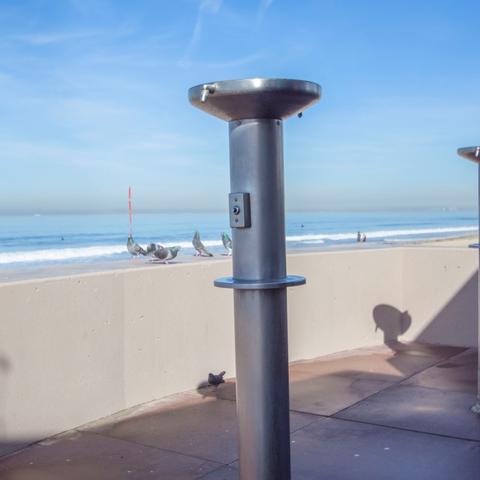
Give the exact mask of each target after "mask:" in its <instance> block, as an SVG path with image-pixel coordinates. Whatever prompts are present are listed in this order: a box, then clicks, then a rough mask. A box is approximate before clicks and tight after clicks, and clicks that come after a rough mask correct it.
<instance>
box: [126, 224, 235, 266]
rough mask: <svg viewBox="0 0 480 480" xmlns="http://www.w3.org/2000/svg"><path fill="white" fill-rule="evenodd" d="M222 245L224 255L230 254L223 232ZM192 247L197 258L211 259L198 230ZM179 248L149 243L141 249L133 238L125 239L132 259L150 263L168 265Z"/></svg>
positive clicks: (226, 235)
mask: <svg viewBox="0 0 480 480" xmlns="http://www.w3.org/2000/svg"><path fill="white" fill-rule="evenodd" d="M222 243H223V246H224V248H225V251H226V253H225V255H231V254H232V239H231V238H230V237H229V235H228V234H227V233H225V232H222ZM192 245H193V248H194V249H195V256H199V257H213V253H211V252H209V251H208V250H207V249H206V247H205V245H204V244H203V243H202V240H201V239H200V232H198V230H197V231H196V232H195V233H194V235H193V239H192ZM180 249H181V247H179V246H173V247H164V246H163V245H160V244H159V243H150V244H149V245H148V246H147V248H146V249H145V248H143V247H142V246H141V245H139V244H138V243H136V242H135V240H134V239H133V236H132V235H131V234H130V235H129V236H128V239H127V250H128V252H129V253H130V255H132V257H139V256H143V257H150V258H151V259H152V261H158V262H161V263H168V262H169V261H170V260H173V259H174V258H175V257H176V256H177V255H178V252H179V251H180Z"/></svg>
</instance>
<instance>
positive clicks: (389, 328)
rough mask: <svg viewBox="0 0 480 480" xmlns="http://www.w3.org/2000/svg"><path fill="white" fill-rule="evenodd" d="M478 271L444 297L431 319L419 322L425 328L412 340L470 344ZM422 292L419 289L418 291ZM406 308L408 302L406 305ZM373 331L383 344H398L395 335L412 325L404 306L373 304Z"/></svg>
mask: <svg viewBox="0 0 480 480" xmlns="http://www.w3.org/2000/svg"><path fill="white" fill-rule="evenodd" d="M477 282H478V272H476V273H475V274H473V275H472V276H471V277H470V278H469V279H468V280H467V281H466V282H465V284H464V285H463V286H462V287H461V288H460V289H459V290H458V291H457V292H456V293H455V295H454V296H453V297H452V298H451V299H450V300H448V302H447V303H446V304H445V305H444V306H443V307H442V308H441V309H440V310H439V311H438V313H437V314H435V315H434V316H433V318H432V319H431V320H430V321H428V322H425V321H424V319H422V323H426V327H425V328H424V329H423V330H422V331H420V332H419V333H418V334H417V335H415V338H414V340H415V341H418V342H423V343H432V344H443V345H454V346H472V345H476V343H477V335H478V320H477V319H478V289H477V285H478V283H477ZM418 294H419V295H422V292H421V290H419V292H418ZM407 307H408V305H407ZM372 315H373V321H374V323H375V331H377V330H378V329H380V330H382V331H383V343H384V344H385V345H388V346H389V347H391V348H392V349H393V350H395V346H398V345H401V342H400V340H399V337H401V336H402V335H403V334H405V333H406V332H407V331H408V330H409V328H410V327H411V326H412V324H414V322H415V318H412V316H411V314H410V313H409V311H408V309H407V310H405V311H403V312H402V311H401V310H399V309H398V308H396V307H394V306H392V305H386V304H380V305H377V306H376V307H375V308H374V309H373V312H372ZM427 320H428V319H427Z"/></svg>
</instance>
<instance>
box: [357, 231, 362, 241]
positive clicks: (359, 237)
mask: <svg viewBox="0 0 480 480" xmlns="http://www.w3.org/2000/svg"><path fill="white" fill-rule="evenodd" d="M361 241H362V234H361V233H360V232H357V242H361Z"/></svg>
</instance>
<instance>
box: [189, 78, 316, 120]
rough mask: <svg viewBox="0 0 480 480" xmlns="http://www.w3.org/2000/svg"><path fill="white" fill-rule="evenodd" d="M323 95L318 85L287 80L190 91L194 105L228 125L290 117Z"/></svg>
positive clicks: (233, 82) (254, 80)
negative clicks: (228, 123)
mask: <svg viewBox="0 0 480 480" xmlns="http://www.w3.org/2000/svg"><path fill="white" fill-rule="evenodd" d="M320 96H321V87H320V85H318V84H317V83H314V82H307V81H305V80H289V79H284V78H248V79H243V80H224V81H221V82H212V83H204V84H201V85H197V86H195V87H192V88H191V89H190V90H189V91H188V98H189V100H190V103H192V105H194V106H195V107H197V108H199V109H200V110H203V111H205V112H207V113H209V114H211V115H214V116H215V117H218V118H221V119H222V120H226V121H227V122H230V121H232V120H244V119H248V118H271V119H275V118H276V119H284V118H288V117H290V116H292V115H295V114H299V113H301V112H303V111H304V110H305V109H307V108H308V107H310V106H311V105H313V104H314V103H316V102H318V100H319V99H320Z"/></svg>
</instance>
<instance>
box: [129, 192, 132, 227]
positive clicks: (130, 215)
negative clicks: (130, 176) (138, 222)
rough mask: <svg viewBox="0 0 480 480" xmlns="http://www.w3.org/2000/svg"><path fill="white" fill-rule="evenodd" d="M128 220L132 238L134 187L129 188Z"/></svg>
mask: <svg viewBox="0 0 480 480" xmlns="http://www.w3.org/2000/svg"><path fill="white" fill-rule="evenodd" d="M128 218H129V220H130V229H129V232H130V236H132V187H128Z"/></svg>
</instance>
